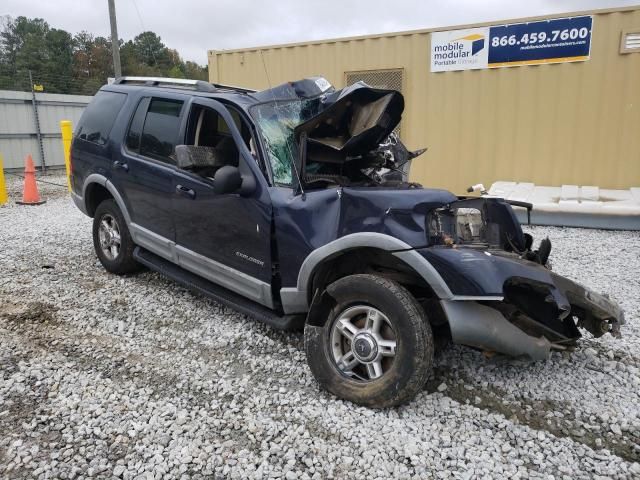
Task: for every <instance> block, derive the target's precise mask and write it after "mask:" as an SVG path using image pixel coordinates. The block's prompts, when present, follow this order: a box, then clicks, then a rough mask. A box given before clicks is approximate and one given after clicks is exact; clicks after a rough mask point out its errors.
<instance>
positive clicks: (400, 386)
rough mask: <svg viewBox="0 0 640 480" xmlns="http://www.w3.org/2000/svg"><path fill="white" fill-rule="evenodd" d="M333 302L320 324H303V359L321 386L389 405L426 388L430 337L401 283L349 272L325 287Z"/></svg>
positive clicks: (363, 402)
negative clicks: (304, 352) (305, 357)
mask: <svg viewBox="0 0 640 480" xmlns="http://www.w3.org/2000/svg"><path fill="white" fill-rule="evenodd" d="M327 290H328V292H329V295H330V296H331V297H332V298H333V299H334V300H335V301H336V304H335V306H334V307H333V308H332V310H331V312H330V314H329V318H328V319H327V321H326V322H325V324H324V325H323V326H321V327H317V326H312V325H307V326H306V327H305V349H306V353H307V361H308V362H309V367H310V368H311V371H312V372H313V374H314V376H315V377H316V379H317V380H318V382H319V383H320V385H321V386H322V387H323V388H325V389H326V390H328V391H329V392H331V393H333V394H334V395H337V396H339V397H341V398H344V399H346V400H350V401H352V402H355V403H358V404H361V405H366V406H369V407H391V406H395V405H400V404H402V403H404V402H406V401H408V400H410V399H412V398H413V397H414V396H415V395H416V394H417V393H418V392H419V391H420V390H421V389H422V388H423V386H424V384H425V382H426V380H427V377H428V375H429V372H430V370H431V365H432V361H433V336H432V333H431V328H430V325H429V322H428V321H427V318H426V315H425V313H424V310H423V309H422V307H421V306H420V305H419V304H418V302H417V301H416V300H415V298H414V297H413V296H412V295H411V294H410V293H409V292H408V291H407V290H406V289H405V288H404V287H402V286H401V285H400V284H398V283H396V282H394V281H391V280H388V279H385V278H382V277H377V276H375V275H352V276H349V277H345V278H342V279H340V280H337V281H336V282H334V283H333V284H331V285H330V286H329V287H328V288H327Z"/></svg>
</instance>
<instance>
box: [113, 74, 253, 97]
mask: <svg viewBox="0 0 640 480" xmlns="http://www.w3.org/2000/svg"><path fill="white" fill-rule="evenodd" d="M113 83H114V84H115V85H144V86H147V87H170V88H183V89H190V90H197V91H199V92H216V91H219V90H228V91H233V92H239V93H252V92H254V91H255V90H250V89H248V88H242V87H234V86H231V85H221V84H213V83H208V82H205V81H203V80H189V79H186V78H169V77H118V78H116V79H115V80H114V82H113Z"/></svg>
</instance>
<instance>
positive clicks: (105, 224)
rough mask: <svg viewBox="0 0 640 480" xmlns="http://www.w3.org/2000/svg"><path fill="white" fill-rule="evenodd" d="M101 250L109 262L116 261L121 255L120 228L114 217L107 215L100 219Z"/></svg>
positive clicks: (99, 236)
mask: <svg viewBox="0 0 640 480" xmlns="http://www.w3.org/2000/svg"><path fill="white" fill-rule="evenodd" d="M98 240H99V241H100V250H102V253H103V254H104V256H105V257H107V258H108V259H109V260H115V259H116V258H117V257H118V255H119V254H120V245H121V240H120V226H119V225H118V222H117V221H116V219H115V218H114V217H113V215H111V214H109V213H106V214H104V215H103V216H102V218H101V219H100V226H99V227H98Z"/></svg>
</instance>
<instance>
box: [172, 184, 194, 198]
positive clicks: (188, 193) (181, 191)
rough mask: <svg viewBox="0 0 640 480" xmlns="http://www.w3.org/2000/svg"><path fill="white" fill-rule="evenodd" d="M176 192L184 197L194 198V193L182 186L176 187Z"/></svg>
mask: <svg viewBox="0 0 640 480" xmlns="http://www.w3.org/2000/svg"><path fill="white" fill-rule="evenodd" d="M176 192H177V193H178V194H180V195H182V196H184V197H189V198H196V192H195V191H194V190H193V189H191V188H189V187H185V186H183V185H176Z"/></svg>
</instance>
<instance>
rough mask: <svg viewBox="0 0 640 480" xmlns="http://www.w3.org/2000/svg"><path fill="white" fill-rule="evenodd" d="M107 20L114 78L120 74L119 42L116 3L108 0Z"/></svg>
mask: <svg viewBox="0 0 640 480" xmlns="http://www.w3.org/2000/svg"><path fill="white" fill-rule="evenodd" d="M109 21H110V22H111V51H112V54H113V73H114V76H115V77H116V78H118V77H121V76H122V70H121V68H120V43H119V40H118V25H117V23H116V5H115V3H114V0H109Z"/></svg>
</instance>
